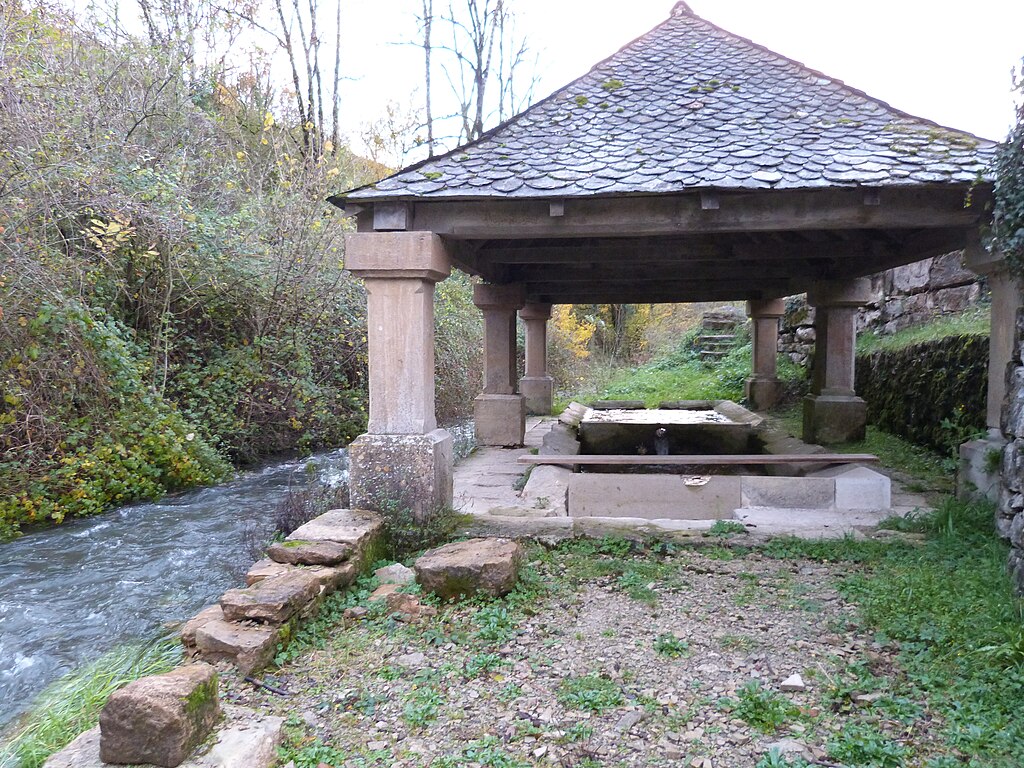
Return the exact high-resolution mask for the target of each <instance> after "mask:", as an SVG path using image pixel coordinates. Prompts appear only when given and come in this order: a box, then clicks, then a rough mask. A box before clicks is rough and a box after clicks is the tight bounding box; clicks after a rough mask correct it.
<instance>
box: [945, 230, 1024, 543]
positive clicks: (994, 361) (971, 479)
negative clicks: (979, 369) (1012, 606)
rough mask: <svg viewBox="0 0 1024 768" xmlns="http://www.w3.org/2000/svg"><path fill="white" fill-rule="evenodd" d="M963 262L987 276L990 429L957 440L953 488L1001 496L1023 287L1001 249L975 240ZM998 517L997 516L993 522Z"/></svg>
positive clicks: (961, 493) (962, 494)
mask: <svg viewBox="0 0 1024 768" xmlns="http://www.w3.org/2000/svg"><path fill="white" fill-rule="evenodd" d="M964 261H965V266H966V267H967V268H968V269H970V270H971V271H972V272H976V273H977V274H979V275H985V276H986V277H987V278H988V285H989V289H990V291H991V294H992V329H991V333H990V335H989V351H988V400H987V407H986V410H985V424H986V426H987V427H988V434H987V435H986V436H985V437H983V438H981V439H979V440H970V441H968V442H966V443H964V444H963V445H961V446H960V466H959V471H958V472H957V478H956V493H957V496H958V497H959V498H961V499H970V498H987V499H989V500H991V501H994V502H998V501H999V487H1000V483H999V476H1000V473H999V459H1000V457H1001V456H1002V453H1003V449H1004V448H1005V446H1006V444H1007V438H1006V437H1004V435H1003V429H1002V427H1001V419H1000V416H1001V412H1002V409H1003V401H1004V399H1005V397H1006V380H1007V366H1009V365H1010V364H1011V362H1012V361H1013V360H1014V359H1015V349H1014V344H1015V342H1014V329H1015V326H1016V322H1017V315H1018V310H1019V309H1020V308H1021V291H1020V288H1019V286H1018V284H1017V281H1016V280H1014V279H1013V278H1012V277H1011V276H1010V273H1009V272H1008V271H1007V269H1006V263H1005V262H1004V261H1003V259H1002V257H1001V256H1000V255H999V254H993V253H990V252H989V251H988V250H986V249H984V248H982V247H980V246H976V247H973V248H968V249H967V250H966V251H965V259H964ZM998 522H999V521H998V520H997V523H998Z"/></svg>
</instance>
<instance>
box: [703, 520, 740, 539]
mask: <svg viewBox="0 0 1024 768" xmlns="http://www.w3.org/2000/svg"><path fill="white" fill-rule="evenodd" d="M746 532H747V527H746V526H745V525H743V523H737V522H736V521H735V520H715V524H714V525H712V526H711V527H710V528H708V530H707V535H708V536H717V537H718V538H722V539H727V538H729V537H731V536H739V535H740V534H744V533H746Z"/></svg>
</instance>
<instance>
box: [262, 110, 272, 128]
mask: <svg viewBox="0 0 1024 768" xmlns="http://www.w3.org/2000/svg"><path fill="white" fill-rule="evenodd" d="M273 127H274V116H273V115H272V114H270V113H269V112H267V113H266V114H265V115H263V130H264V131H269V130H270V129H271V128H273Z"/></svg>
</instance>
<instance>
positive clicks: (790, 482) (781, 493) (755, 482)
mask: <svg viewBox="0 0 1024 768" xmlns="http://www.w3.org/2000/svg"><path fill="white" fill-rule="evenodd" d="M742 489H743V504H742V505H741V506H744V507H788V508H792V509H832V508H833V507H835V505H836V481H835V480H834V479H832V478H830V477H758V476H751V475H744V476H743V477H742Z"/></svg>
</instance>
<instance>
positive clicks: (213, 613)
mask: <svg viewBox="0 0 1024 768" xmlns="http://www.w3.org/2000/svg"><path fill="white" fill-rule="evenodd" d="M211 621H224V611H223V610H221V607H220V605H208V606H207V607H206V608H203V610H201V611H200V612H199V613H197V614H196V615H195V616H193V617H192V618H191V619H189V620H188V621H186V622H185V623H184V624H183V625H182V627H181V633H180V636H181V644H182V645H184V646H185V647H186V648H189V649H192V648H195V645H196V631H197V630H198V629H199V628H200V627H204V626H206V625H207V624H209V623H210V622H211Z"/></svg>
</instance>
